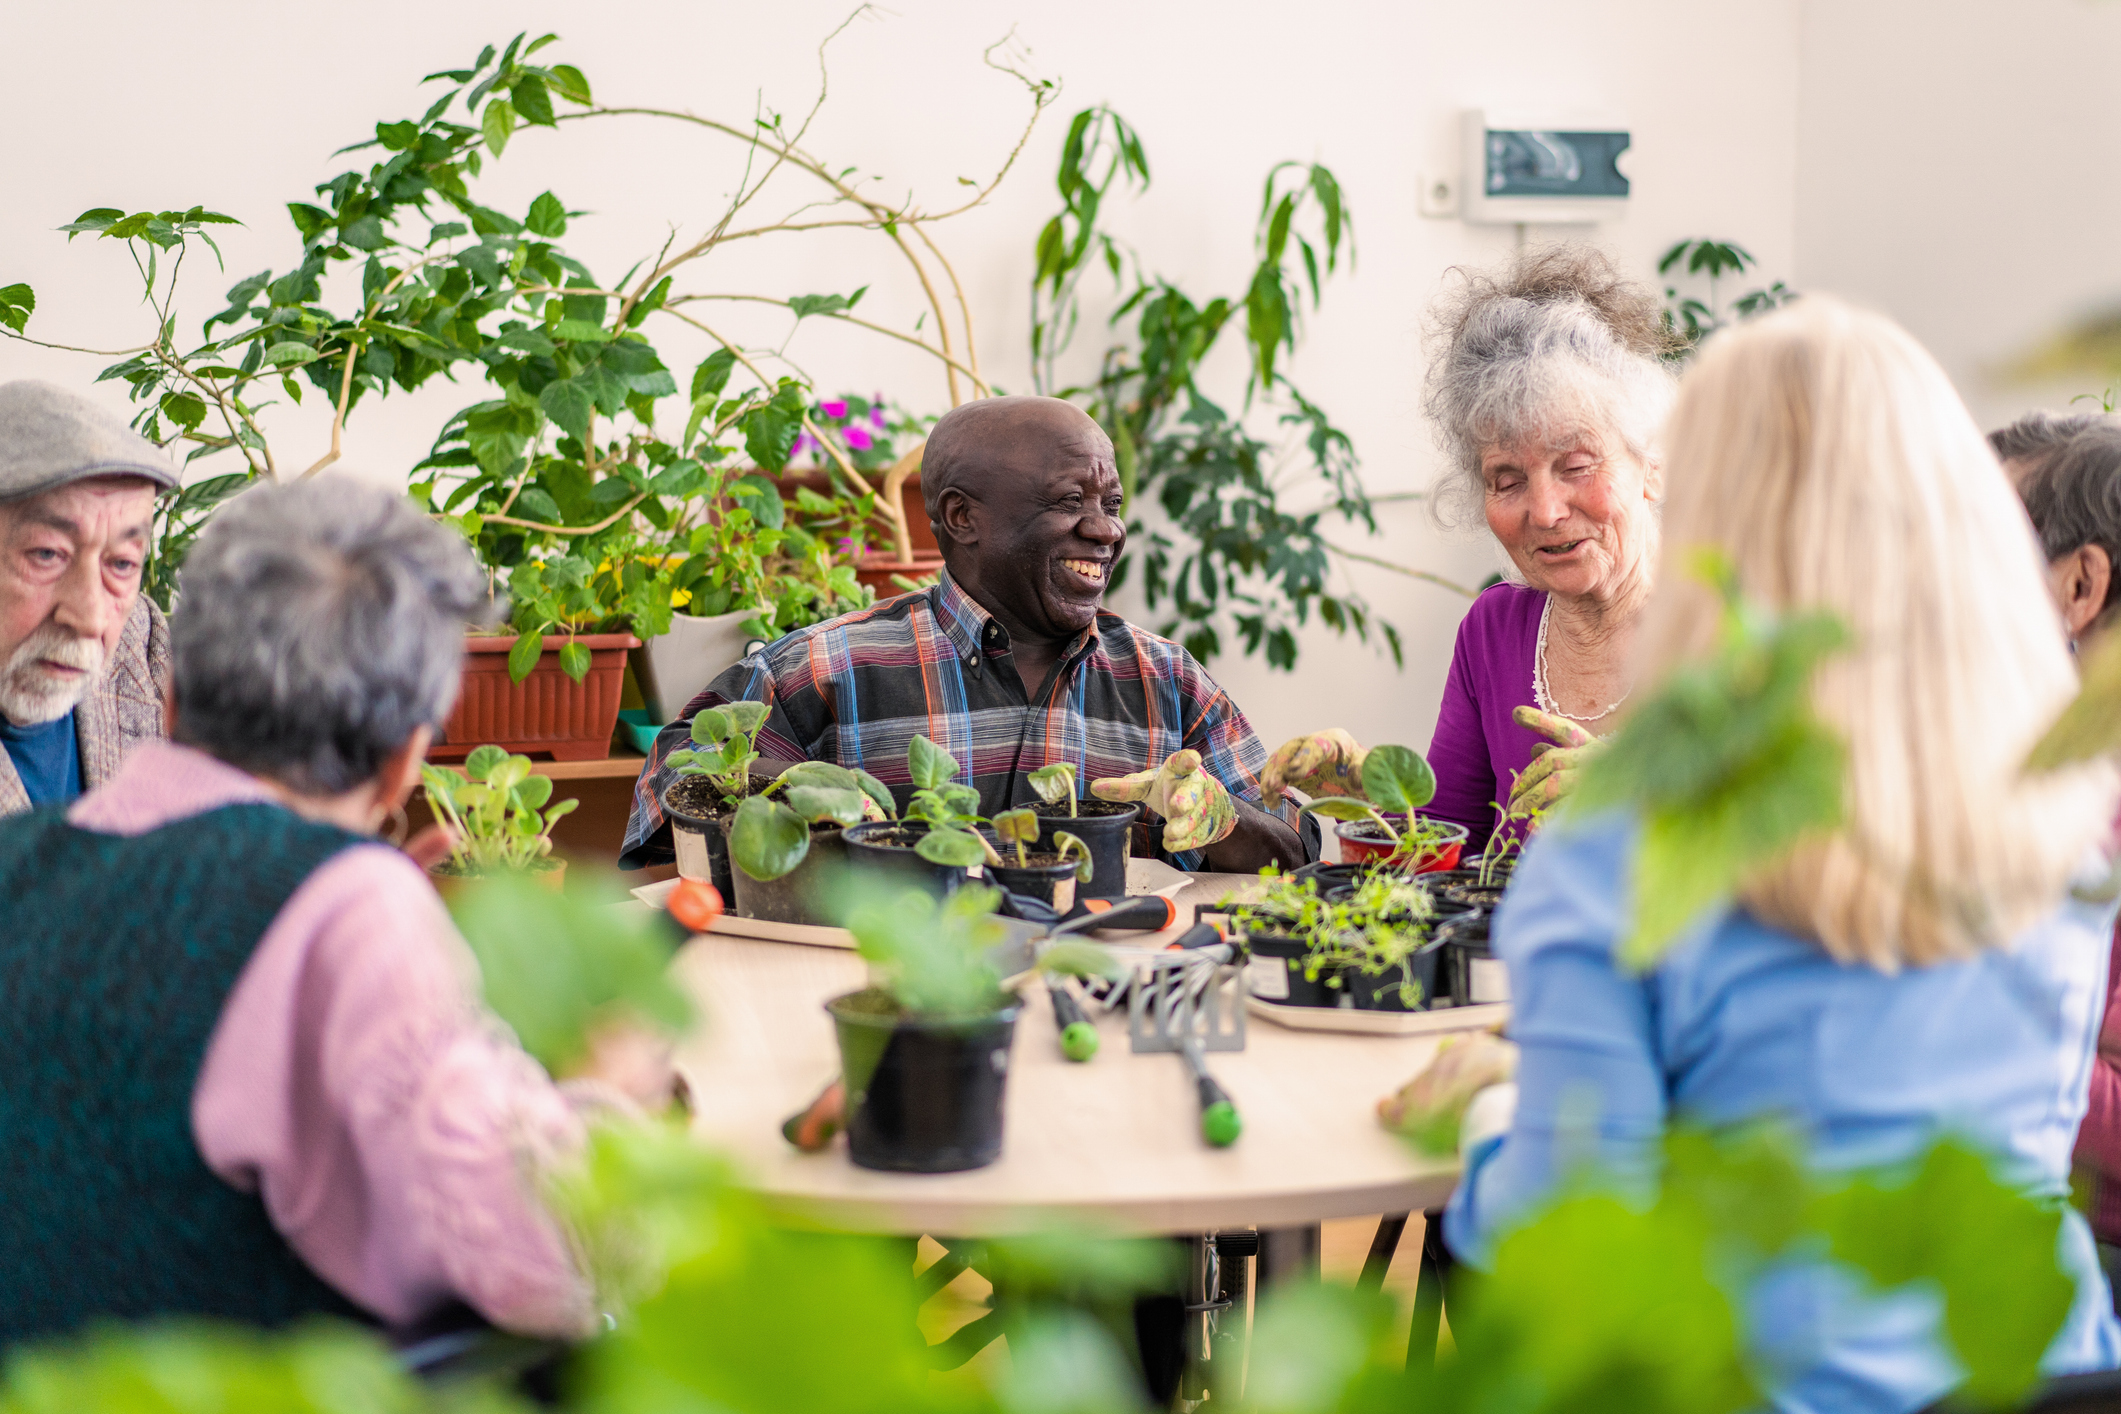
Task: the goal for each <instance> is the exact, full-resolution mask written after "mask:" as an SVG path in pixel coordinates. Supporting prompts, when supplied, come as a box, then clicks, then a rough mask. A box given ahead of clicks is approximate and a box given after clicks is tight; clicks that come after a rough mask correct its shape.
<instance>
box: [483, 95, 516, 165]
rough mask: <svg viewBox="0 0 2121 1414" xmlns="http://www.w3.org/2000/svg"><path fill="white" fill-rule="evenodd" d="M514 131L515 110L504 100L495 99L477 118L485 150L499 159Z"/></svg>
mask: <svg viewBox="0 0 2121 1414" xmlns="http://www.w3.org/2000/svg"><path fill="white" fill-rule="evenodd" d="M515 130H516V110H515V109H514V107H512V106H511V105H510V104H509V102H508V100H507V99H505V98H496V99H495V100H493V102H491V103H489V104H487V105H486V111H485V113H484V114H482V115H481V116H480V118H479V131H480V133H482V134H484V136H485V138H486V150H487V151H488V152H491V153H492V154H493V155H494V156H496V157H499V156H500V155H501V153H502V152H503V151H505V150H506V149H507V147H508V139H509V138H510V136H512V135H513V134H514V132H515Z"/></svg>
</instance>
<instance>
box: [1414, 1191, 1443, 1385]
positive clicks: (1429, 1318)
mask: <svg viewBox="0 0 2121 1414" xmlns="http://www.w3.org/2000/svg"><path fill="white" fill-rule="evenodd" d="M1421 1216H1422V1230H1421V1269H1420V1271H1419V1272H1417V1273H1416V1274H1415V1278H1414V1322H1413V1324H1412V1325H1410V1326H1409V1327H1408V1328H1407V1368H1409V1369H1416V1368H1419V1369H1429V1368H1432V1367H1433V1366H1434V1365H1435V1364H1436V1343H1437V1339H1438V1337H1439V1336H1440V1335H1441V1333H1442V1329H1443V1290H1444V1283H1445V1282H1446V1281H1447V1280H1449V1278H1450V1275H1451V1266H1452V1257H1451V1249H1450V1248H1448V1247H1446V1246H1444V1243H1443V1212H1442V1210H1441V1209H1438V1210H1436V1211H1432V1212H1427V1213H1423V1214H1422V1215H1421Z"/></svg>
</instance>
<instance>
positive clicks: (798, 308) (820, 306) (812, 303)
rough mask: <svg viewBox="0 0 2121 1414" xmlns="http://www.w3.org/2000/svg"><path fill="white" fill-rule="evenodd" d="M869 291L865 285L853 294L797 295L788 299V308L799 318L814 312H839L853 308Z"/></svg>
mask: <svg viewBox="0 0 2121 1414" xmlns="http://www.w3.org/2000/svg"><path fill="white" fill-rule="evenodd" d="M868 292H869V287H868V286H867V285H864V286H862V287H861V288H860V289H858V290H856V291H855V292H854V293H853V294H851V295H797V296H795V297H794V298H792V299H790V300H789V301H788V308H789V309H791V310H793V311H794V312H795V317H796V318H798V319H804V318H808V317H809V316H810V315H813V314H837V313H839V311H841V310H843V309H852V308H854V307H855V306H856V305H858V304H860V303H861V302H862V296H863V295H865V294H867V293H868Z"/></svg>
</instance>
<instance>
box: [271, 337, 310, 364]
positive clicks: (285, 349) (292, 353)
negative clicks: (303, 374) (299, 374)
mask: <svg viewBox="0 0 2121 1414" xmlns="http://www.w3.org/2000/svg"><path fill="white" fill-rule="evenodd" d="M316 359H317V351H316V350H315V349H313V348H311V347H310V346H309V345H307V344H297V343H292V342H290V343H284V344H274V345H273V346H272V347H270V348H268V349H267V350H266V351H265V361H266V362H267V363H269V364H271V365H272V366H273V367H275V368H300V367H301V366H302V365H303V364H305V363H314V362H316Z"/></svg>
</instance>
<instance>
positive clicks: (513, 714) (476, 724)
mask: <svg viewBox="0 0 2121 1414" xmlns="http://www.w3.org/2000/svg"><path fill="white" fill-rule="evenodd" d="M570 642H573V643H579V644H581V645H582V646H583V647H584V648H587V649H588V650H589V673H588V675H587V676H586V677H584V678H583V679H582V680H581V681H580V682H576V681H575V680H574V679H573V678H571V677H569V676H567V674H565V673H563V672H561V671H560V649H561V647H562V646H563V645H565V644H567V643H570ZM514 644H515V639H514V638H509V637H498V636H496V637H484V636H474V637H468V638H466V639H465V640H464V685H463V688H462V689H461V690H460V691H459V692H458V694H457V705H456V708H455V709H454V710H453V711H451V712H450V714H449V720H448V722H446V723H444V724H443V727H442V734H441V736H440V737H439V738H437V740H436V741H435V744H434V745H433V746H432V747H430V748H429V749H428V752H427V756H428V759H429V760H431V761H462V760H463V759H464V758H465V757H466V756H469V755H470V754H471V751H472V748H473V747H476V746H481V745H484V744H485V743H487V742H492V743H493V744H494V745H495V746H498V747H501V748H503V749H504V750H507V751H515V752H520V753H522V754H523V755H525V756H535V755H538V754H540V753H543V754H545V755H547V756H550V757H551V758H552V759H553V760H555V761H600V760H602V759H603V758H604V757H605V756H607V755H609V754H610V750H611V729H612V728H613V727H614V726H616V725H617V724H618V720H619V692H620V689H621V688H622V686H623V685H624V683H625V680H626V650H627V649H629V648H638V647H640V646H641V640H639V639H638V638H635V637H634V636H633V635H632V634H630V633H584V634H577V635H576V636H575V637H574V638H572V639H568V638H566V637H563V636H561V635H558V634H547V635H546V636H545V640H544V650H545V651H544V652H543V653H541V654H540V655H539V656H538V665H537V666H536V667H534V668H532V669H531V670H530V676H529V677H527V678H524V679H523V681H521V682H520V683H516V682H510V681H509V680H508V650H509V649H510V648H511V647H513V646H514Z"/></svg>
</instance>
